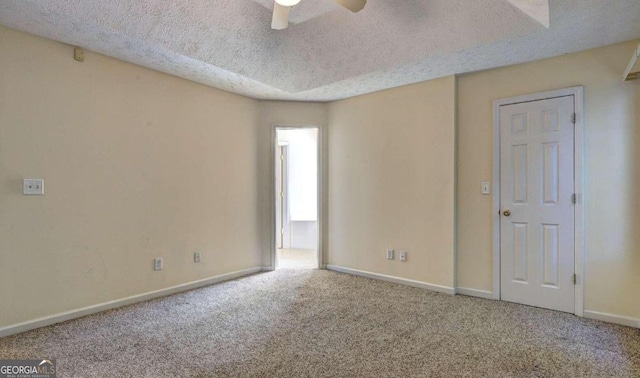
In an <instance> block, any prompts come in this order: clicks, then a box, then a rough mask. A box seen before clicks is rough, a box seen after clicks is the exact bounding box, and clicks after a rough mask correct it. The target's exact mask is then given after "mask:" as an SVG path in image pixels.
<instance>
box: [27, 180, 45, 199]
mask: <svg viewBox="0 0 640 378" xmlns="http://www.w3.org/2000/svg"><path fill="white" fill-rule="evenodd" d="M22 194H24V195H26V196H41V195H43V194H44V180H43V179H24V180H23V182H22Z"/></svg>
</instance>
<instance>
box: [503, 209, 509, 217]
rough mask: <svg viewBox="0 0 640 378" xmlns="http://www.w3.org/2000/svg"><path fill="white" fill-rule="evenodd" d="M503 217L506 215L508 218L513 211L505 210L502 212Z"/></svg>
mask: <svg viewBox="0 0 640 378" xmlns="http://www.w3.org/2000/svg"><path fill="white" fill-rule="evenodd" d="M502 215H504V216H505V217H508V216H509V215H511V211H509V210H505V211H503V212H502Z"/></svg>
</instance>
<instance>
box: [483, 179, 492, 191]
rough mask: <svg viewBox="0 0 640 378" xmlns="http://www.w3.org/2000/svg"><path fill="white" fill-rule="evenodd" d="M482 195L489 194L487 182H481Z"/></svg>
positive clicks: (489, 188) (489, 186)
mask: <svg viewBox="0 0 640 378" xmlns="http://www.w3.org/2000/svg"><path fill="white" fill-rule="evenodd" d="M482 194H491V185H490V184H489V183H488V182H487V181H483V182H482Z"/></svg>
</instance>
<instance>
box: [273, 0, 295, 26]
mask: <svg viewBox="0 0 640 378" xmlns="http://www.w3.org/2000/svg"><path fill="white" fill-rule="evenodd" d="M289 12H291V7H285V6H283V5H280V4H278V3H277V2H275V1H274V2H273V18H272V19H271V29H274V30H282V29H286V28H287V26H289Z"/></svg>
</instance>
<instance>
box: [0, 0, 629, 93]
mask: <svg viewBox="0 0 640 378" xmlns="http://www.w3.org/2000/svg"><path fill="white" fill-rule="evenodd" d="M269 4H270V1H268V0H238V1H227V0H189V1H187V0H181V1H162V2H161V1H125V0H114V1H99V0H56V1H53V0H0V24H2V25H5V26H8V27H11V28H14V29H18V30H22V31H26V32H29V33H32V34H36V35H40V36H44V37H47V38H51V39H54V40H58V41H62V42H65V43H68V44H71V45H77V46H81V47H83V48H85V49H87V50H91V51H95V52H98V53H102V54H105V55H108V56H112V57H115V58H118V59H122V60H124V61H128V62H131V63H135V64H139V65H142V66H145V67H149V68H152V69H156V70H159V71H162V72H166V73H169V74H172V75H176V76H180V77H183V78H185V79H189V80H193V81H196V82H199V83H203V84H206V85H210V86H213V87H216V88H220V89H223V90H227V91H230V92H235V93H238V94H242V95H246V96H249V97H253V98H258V99H274V100H297V101H331V100H336V99H341V98H346V97H351V96H356V95H359V94H364V93H369V92H373V91H377V90H382V89H386V88H391V87H397V86H400V85H405V84H410V83H415V82H419V81H424V80H429V79H434V78H437V77H442V76H447V75H451V74H460V73H465V72H471V71H477V70H481V69H488V68H493V67H497V66H504V65H509V64H515V63H522V62H526V61H531V60H535V59H542V58H546V57H551V56H556V55H560V54H564V53H569V52H575V51H580V50H584V49H588V48H592V47H598V46H602V45H607V44H612V43H616V42H621V41H626V40H631V39H635V38H638V37H640V1H637V0H616V1H602V0H580V1H575V0H554V1H551V15H550V19H551V28H550V29H546V28H544V27H543V26H542V25H540V24H539V23H538V22H536V21H534V20H533V19H531V18H530V17H529V16H527V15H526V14H525V13H523V12H521V11H520V10H519V9H518V8H516V7H515V6H513V5H512V4H511V3H510V2H509V1H507V0H484V1H469V0H422V1H419V0H410V1H397V2H391V1H382V0H369V1H368V3H367V7H366V8H365V9H364V10H363V11H361V12H359V13H355V14H354V13H351V12H349V11H348V10H345V9H343V8H342V7H339V6H336V5H335V4H334V3H333V1H331V0H302V2H301V4H300V5H298V6H296V7H294V9H293V10H292V21H293V24H292V25H290V26H289V28H288V29H285V30H282V31H273V30H271V29H270V24H271V6H270V5H269ZM296 23H297V24H296Z"/></svg>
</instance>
